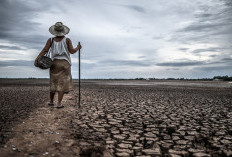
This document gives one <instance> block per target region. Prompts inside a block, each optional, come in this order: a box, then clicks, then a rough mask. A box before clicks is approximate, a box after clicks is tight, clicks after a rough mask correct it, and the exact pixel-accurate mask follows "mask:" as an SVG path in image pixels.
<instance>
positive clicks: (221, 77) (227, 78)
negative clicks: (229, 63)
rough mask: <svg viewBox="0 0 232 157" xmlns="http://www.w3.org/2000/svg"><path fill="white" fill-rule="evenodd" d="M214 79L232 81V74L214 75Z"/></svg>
mask: <svg viewBox="0 0 232 157" xmlns="http://www.w3.org/2000/svg"><path fill="white" fill-rule="evenodd" d="M213 79H214V80H216V79H218V80H223V81H232V76H231V77H229V76H227V75H226V76H214V77H213Z"/></svg>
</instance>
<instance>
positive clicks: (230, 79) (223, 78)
mask: <svg viewBox="0 0 232 157" xmlns="http://www.w3.org/2000/svg"><path fill="white" fill-rule="evenodd" d="M135 80H190V81H195V80H196V81H199V80H200V81H213V80H218V81H232V76H231V77H229V76H227V75H226V76H214V77H213V78H198V79H189V78H148V79H146V78H135Z"/></svg>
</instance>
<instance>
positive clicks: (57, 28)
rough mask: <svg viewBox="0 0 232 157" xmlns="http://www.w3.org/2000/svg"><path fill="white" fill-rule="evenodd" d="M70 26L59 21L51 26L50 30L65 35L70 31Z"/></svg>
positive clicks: (58, 34)
mask: <svg viewBox="0 0 232 157" xmlns="http://www.w3.org/2000/svg"><path fill="white" fill-rule="evenodd" d="M69 30H70V29H69V28H68V27H67V26H65V25H63V23H62V22H57V23H56V24H55V25H53V26H51V27H50V28H49V32H50V33H51V34H53V35H55V36H63V35H65V34H68V33H69Z"/></svg>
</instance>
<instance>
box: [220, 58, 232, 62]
mask: <svg viewBox="0 0 232 157" xmlns="http://www.w3.org/2000/svg"><path fill="white" fill-rule="evenodd" d="M221 60H222V61H232V58H222V59H221Z"/></svg>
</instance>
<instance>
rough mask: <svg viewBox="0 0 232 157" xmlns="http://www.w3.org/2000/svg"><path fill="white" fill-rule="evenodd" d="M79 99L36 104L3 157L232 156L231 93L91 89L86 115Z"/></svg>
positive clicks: (85, 98) (86, 91)
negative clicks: (59, 103)
mask: <svg viewBox="0 0 232 157" xmlns="http://www.w3.org/2000/svg"><path fill="white" fill-rule="evenodd" d="M212 84H213V83H212ZM23 88H25V87H23ZM77 95H78V94H77V90H75V91H74V92H73V93H71V94H69V95H65V97H64V105H65V108H62V109H56V108H51V107H48V106H45V105H44V104H43V106H41V105H39V108H36V109H35V110H34V111H33V112H31V113H30V114H29V116H28V118H27V119H24V123H21V124H18V125H15V126H14V127H13V129H12V130H10V131H11V132H12V134H13V137H12V138H10V140H9V141H8V142H7V143H6V144H5V147H3V148H1V149H0V152H1V155H0V156H35V157H36V156H63V157H66V156H67V157H69V156H81V157H87V156H92V157H94V156H95V157H96V156H105V157H111V156H116V157H133V156H135V157H154V156H164V157H209V156H227V157H229V156H232V151H231V150H232V90H231V88H224V87H223V88H222V87H220V88H218V87H211V86H210V87H199V86H197V87H196V86H188V87H187V86H184V87H183V86H174V85H173V86H163V85H162V86H158V85H156V86H141V85H140V86H132V85H130V86H116V85H105V84H104V83H102V84H96V83H91V82H88V83H86V84H83V86H82V104H81V108H77V106H76V99H77ZM8 106H9V105H8Z"/></svg>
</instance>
